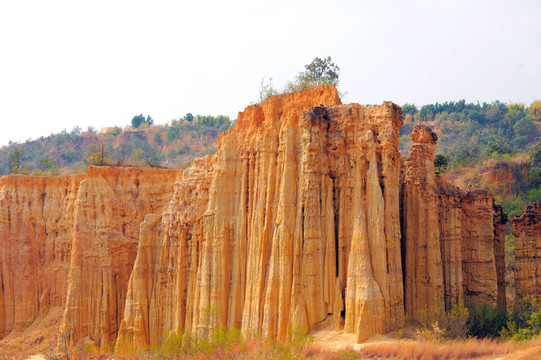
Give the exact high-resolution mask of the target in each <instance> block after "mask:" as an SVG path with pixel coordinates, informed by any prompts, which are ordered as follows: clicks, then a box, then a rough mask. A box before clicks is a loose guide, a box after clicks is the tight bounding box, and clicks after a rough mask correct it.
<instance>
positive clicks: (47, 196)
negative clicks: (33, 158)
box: [0, 175, 83, 338]
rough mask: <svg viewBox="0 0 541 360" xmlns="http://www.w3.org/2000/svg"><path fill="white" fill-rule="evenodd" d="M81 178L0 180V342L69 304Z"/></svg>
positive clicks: (37, 177) (58, 177)
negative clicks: (42, 316)
mask: <svg viewBox="0 0 541 360" xmlns="http://www.w3.org/2000/svg"><path fill="white" fill-rule="evenodd" d="M82 178H83V176H78V175H76V176H70V177H65V176H57V177H45V176H34V177H30V176H23V175H10V176H5V177H2V178H1V179H0V282H1V286H0V338H1V337H3V336H5V335H7V334H8V333H9V332H11V331H12V330H16V331H20V330H22V329H24V328H26V327H27V326H29V325H30V324H31V323H32V322H33V321H34V320H35V319H36V318H37V317H38V316H40V315H44V314H46V313H47V311H48V310H49V309H50V308H51V307H56V306H63V305H64V304H65V299H66V288H67V281H66V279H67V276H68V269H69V264H70V251H71V239H72V232H73V207H74V203H75V200H76V194H77V190H78V188H79V183H80V181H81V180H82Z"/></svg>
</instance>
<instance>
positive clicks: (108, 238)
mask: <svg viewBox="0 0 541 360" xmlns="http://www.w3.org/2000/svg"><path fill="white" fill-rule="evenodd" d="M176 175H177V173H176V171H172V170H164V169H140V168H111V167H91V168H90V169H89V171H88V175H87V176H86V177H85V179H84V180H83V181H82V182H81V185H80V187H79V192H78V196H77V201H76V202H75V209H74V233H73V245H72V248H71V264H70V268H69V283H68V289H67V298H66V308H65V312H64V316H63V319H62V324H61V327H60V331H61V333H65V334H69V337H70V339H71V340H77V339H80V338H82V337H85V336H88V337H90V338H91V339H93V340H94V341H96V342H98V343H99V344H106V343H109V342H111V341H113V340H115V339H116V335H117V331H118V329H119V326H120V322H121V320H122V317H123V314H124V304H125V299H126V293H127V289H128V280H129V277H130V274H131V271H132V267H133V263H134V261H135V256H136V254H137V246H138V241H139V227H140V225H141V223H142V222H143V219H144V217H145V215H147V214H153V213H159V212H161V211H162V209H163V206H164V205H165V204H166V203H167V202H168V201H169V199H170V198H171V196H172V193H173V186H174V181H175V178H176Z"/></svg>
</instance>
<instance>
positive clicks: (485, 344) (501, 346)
mask: <svg viewBox="0 0 541 360" xmlns="http://www.w3.org/2000/svg"><path fill="white" fill-rule="evenodd" d="M539 345H541V341H540V340H539V339H538V340H533V341H530V342H527V343H515V342H512V341H499V340H487V339H483V340H479V339H467V340H454V341H445V342H436V343H434V342H422V341H413V340H402V341H399V342H396V343H377V344H367V345H365V346H363V347H362V348H361V349H360V350H359V351H358V352H356V353H357V354H358V355H360V356H361V357H367V358H384V359H423V360H432V359H433V360H437V359H442V360H444V359H475V358H480V357H485V356H494V355H500V356H501V355H506V354H509V353H512V352H515V351H519V350H524V349H526V348H529V347H534V346H539Z"/></svg>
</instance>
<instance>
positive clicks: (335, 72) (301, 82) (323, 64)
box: [258, 56, 344, 101]
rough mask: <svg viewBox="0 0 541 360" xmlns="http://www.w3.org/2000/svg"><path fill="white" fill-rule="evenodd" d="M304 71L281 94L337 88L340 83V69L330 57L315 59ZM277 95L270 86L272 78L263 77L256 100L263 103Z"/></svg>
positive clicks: (276, 91)
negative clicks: (317, 87) (324, 86)
mask: <svg viewBox="0 0 541 360" xmlns="http://www.w3.org/2000/svg"><path fill="white" fill-rule="evenodd" d="M304 69H305V70H304V71H301V72H299V73H298V74H297V75H296V76H295V78H294V79H293V80H292V81H288V82H287V84H286V86H285V89H284V90H283V91H282V92H281V93H288V92H295V91H299V90H304V89H309V88H312V87H315V86H321V85H332V86H335V87H338V84H339V83H340V68H339V67H338V65H336V64H335V63H333V62H332V59H331V57H330V56H327V57H326V58H325V57H324V58H319V57H315V58H314V59H313V60H312V62H311V63H310V64H307V65H304ZM279 93H280V92H279V91H278V90H276V89H275V88H274V87H273V86H272V78H271V77H268V75H265V76H264V77H263V78H262V79H261V82H260V84H259V94H258V95H259V96H258V100H259V101H263V100H265V99H266V98H268V97H269V96H271V95H277V94H279ZM339 95H340V96H343V95H344V94H343V93H340V92H339Z"/></svg>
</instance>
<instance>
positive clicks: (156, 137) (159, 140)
mask: <svg viewBox="0 0 541 360" xmlns="http://www.w3.org/2000/svg"><path fill="white" fill-rule="evenodd" d="M152 141H154V143H156V144H158V145H161V144H162V143H163V138H162V134H160V133H159V132H158V133H156V134H154V136H153V137H152Z"/></svg>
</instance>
